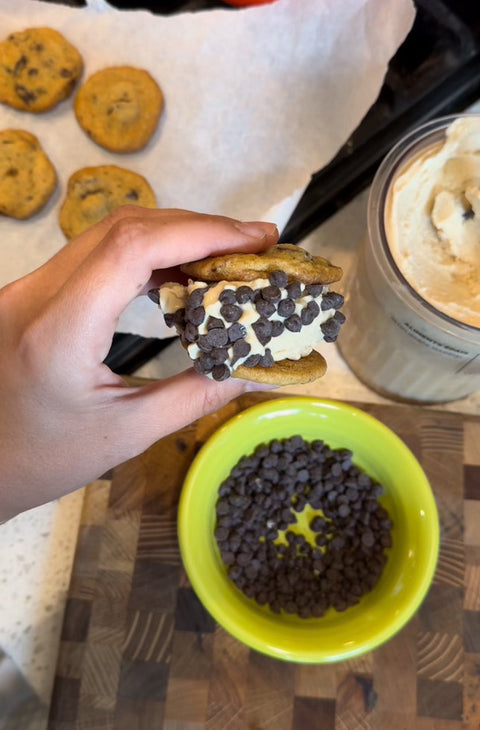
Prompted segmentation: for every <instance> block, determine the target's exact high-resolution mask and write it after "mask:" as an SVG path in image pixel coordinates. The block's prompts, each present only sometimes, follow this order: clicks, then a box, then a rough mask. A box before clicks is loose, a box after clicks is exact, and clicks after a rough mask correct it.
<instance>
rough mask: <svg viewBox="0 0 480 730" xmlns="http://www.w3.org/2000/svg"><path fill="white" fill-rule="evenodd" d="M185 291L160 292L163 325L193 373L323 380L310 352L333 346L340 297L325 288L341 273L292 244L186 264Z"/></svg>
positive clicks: (280, 381)
mask: <svg viewBox="0 0 480 730" xmlns="http://www.w3.org/2000/svg"><path fill="white" fill-rule="evenodd" d="M181 269H182V271H183V272H184V273H185V274H187V275H188V277H189V281H188V284H187V285H186V286H184V285H182V284H178V283H167V284H164V285H162V287H161V288H160V290H159V306H160V309H161V311H162V312H163V315H164V319H165V322H166V324H167V325H168V326H169V327H174V328H175V329H176V331H177V332H178V334H179V336H180V340H181V342H182V344H183V346H184V347H185V348H186V350H187V352H188V354H189V356H190V358H191V359H192V361H193V367H194V368H195V370H197V372H199V373H202V374H204V375H207V376H208V377H210V378H213V379H214V380H218V381H222V380H226V379H227V378H229V377H238V378H243V379H245V380H253V381H257V382H263V383H271V384H274V385H290V384H296V383H308V382H311V381H313V380H316V379H317V378H319V377H321V376H322V375H324V373H325V371H326V367H327V366H326V361H325V359H324V357H323V356H322V355H321V354H320V353H319V352H317V351H316V349H315V347H316V346H317V345H318V344H319V343H321V342H322V341H324V342H334V341H335V340H336V339H337V335H338V332H339V330H340V327H341V326H342V324H343V322H344V321H345V317H344V315H343V314H342V312H341V311H339V310H340V308H341V306H342V305H343V296H342V295H341V294H339V293H336V292H334V291H331V290H330V284H332V283H334V282H336V281H338V280H339V279H340V278H341V276H342V270H341V269H340V268H339V267H338V266H333V265H332V264H331V263H330V262H329V261H327V260H326V259H324V258H321V257H319V256H312V255H310V254H309V253H308V252H307V251H305V250H304V249H302V248H299V247H298V246H294V245H291V244H278V245H276V246H272V247H271V248H269V249H268V250H266V251H264V252H261V253H258V254H247V253H234V254H227V255H224V256H215V257H211V258H206V259H202V260H200V261H195V262H192V263H188V264H184V265H183V266H182V267H181Z"/></svg>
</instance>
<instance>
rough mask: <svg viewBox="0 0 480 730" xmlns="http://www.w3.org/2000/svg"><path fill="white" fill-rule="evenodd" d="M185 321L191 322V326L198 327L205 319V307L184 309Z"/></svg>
mask: <svg viewBox="0 0 480 730" xmlns="http://www.w3.org/2000/svg"><path fill="white" fill-rule="evenodd" d="M185 319H186V320H187V322H192V324H195V325H197V327H198V326H199V325H201V324H202V322H203V320H204V319H205V307H194V308H193V309H190V307H186V309H185Z"/></svg>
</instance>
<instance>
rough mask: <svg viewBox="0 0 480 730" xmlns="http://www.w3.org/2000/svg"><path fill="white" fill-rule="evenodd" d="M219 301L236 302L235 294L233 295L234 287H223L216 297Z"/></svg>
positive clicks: (225, 302)
mask: <svg viewBox="0 0 480 730" xmlns="http://www.w3.org/2000/svg"><path fill="white" fill-rule="evenodd" d="M218 299H219V301H220V302H223V303H224V304H235V302H236V296H235V290H234V289H224V290H223V291H221V292H220V296H219V297H218Z"/></svg>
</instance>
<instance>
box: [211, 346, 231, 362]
mask: <svg viewBox="0 0 480 730" xmlns="http://www.w3.org/2000/svg"><path fill="white" fill-rule="evenodd" d="M210 355H211V358H212V360H213V362H214V364H215V365H221V364H222V363H224V362H226V361H227V360H228V350H227V348H226V347H214V349H213V350H212V352H211V353H210Z"/></svg>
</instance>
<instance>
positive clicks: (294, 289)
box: [287, 281, 302, 299]
mask: <svg viewBox="0 0 480 730" xmlns="http://www.w3.org/2000/svg"><path fill="white" fill-rule="evenodd" d="M287 294H288V296H289V297H290V298H291V299H300V297H301V296H302V285H301V283H300V282H299V281H292V283H291V284H289V285H288V286H287Z"/></svg>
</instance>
